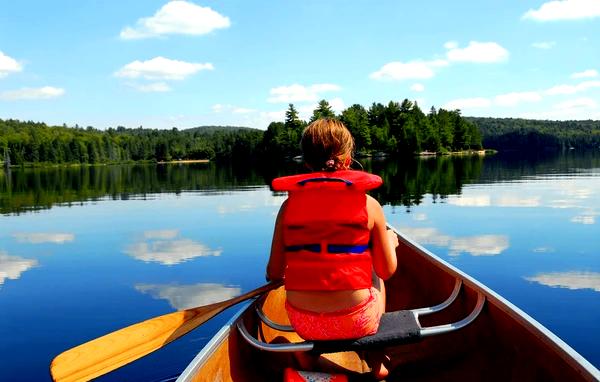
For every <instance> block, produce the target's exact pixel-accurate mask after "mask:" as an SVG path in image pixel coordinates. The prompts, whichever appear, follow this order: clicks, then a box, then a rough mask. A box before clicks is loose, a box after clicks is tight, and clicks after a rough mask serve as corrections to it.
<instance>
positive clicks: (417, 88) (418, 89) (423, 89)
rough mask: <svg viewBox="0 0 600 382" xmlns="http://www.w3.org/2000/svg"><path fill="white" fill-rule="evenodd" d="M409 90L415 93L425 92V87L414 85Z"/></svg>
mask: <svg viewBox="0 0 600 382" xmlns="http://www.w3.org/2000/svg"><path fill="white" fill-rule="evenodd" d="M410 90H412V91H415V92H422V91H425V86H424V85H423V84H418V83H417V84H414V85H413V86H411V87H410Z"/></svg>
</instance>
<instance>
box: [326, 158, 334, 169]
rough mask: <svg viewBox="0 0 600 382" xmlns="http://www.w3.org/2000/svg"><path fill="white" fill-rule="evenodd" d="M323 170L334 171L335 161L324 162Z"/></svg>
mask: <svg viewBox="0 0 600 382" xmlns="http://www.w3.org/2000/svg"><path fill="white" fill-rule="evenodd" d="M325 168H326V169H327V170H335V161H334V160H333V159H329V160H328V161H327V162H325Z"/></svg>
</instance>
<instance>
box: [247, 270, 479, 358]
mask: <svg viewBox="0 0 600 382" xmlns="http://www.w3.org/2000/svg"><path fill="white" fill-rule="evenodd" d="M461 288H462V281H461V280H460V279H456V280H455V283H454V289H453V290H452V293H451V294H450V296H449V297H448V298H447V299H446V300H445V301H444V302H442V303H440V304H438V305H435V306H432V307H427V308H418V309H411V310H409V311H408V312H410V313H411V314H412V315H413V316H414V318H415V321H416V322H417V324H418V326H419V328H420V329H419V335H420V337H421V338H423V337H429V336H433V335H437V334H442V333H448V332H453V331H456V330H459V329H462V328H464V327H465V326H467V325H469V324H470V323H472V322H473V321H475V319H476V318H477V316H479V313H481V310H482V309H483V306H484V304H485V296H484V295H483V294H481V293H479V292H478V294H477V303H476V304H475V307H474V308H473V310H472V311H471V313H470V314H469V315H468V316H467V317H465V318H463V319H462V320H460V321H456V322H454V323H450V324H444V325H437V326H430V327H422V326H421V323H420V322H419V317H421V316H426V315H428V314H432V313H436V312H439V311H442V310H444V309H445V308H447V307H449V306H450V305H452V303H453V302H454V301H455V300H456V298H457V297H458V294H459V293H460V290H461ZM263 303H264V296H263V297H261V298H259V299H258V300H257V301H255V302H254V305H255V310H256V314H257V315H258V317H259V318H260V319H261V321H263V322H264V323H265V324H266V325H267V326H269V327H271V328H273V329H275V330H279V331H282V332H293V331H294V329H293V328H292V327H291V326H289V325H281V324H278V323H276V322H273V321H272V320H271V319H269V318H268V317H267V316H266V315H265V314H264V312H263V311H262V304H263ZM236 325H237V328H238V330H239V332H240V334H241V335H242V337H243V338H244V339H245V340H246V341H247V342H248V343H249V344H251V345H252V346H254V347H256V348H258V349H260V350H265V351H271V352H294V351H311V350H313V348H314V346H315V344H314V343H313V342H311V341H303V342H297V343H288V344H270V343H266V342H263V341H260V340H258V339H257V338H255V337H254V336H252V335H251V334H250V333H249V332H248V329H247V328H246V326H245V325H244V323H243V320H242V319H241V318H240V319H238V321H237V323H236Z"/></svg>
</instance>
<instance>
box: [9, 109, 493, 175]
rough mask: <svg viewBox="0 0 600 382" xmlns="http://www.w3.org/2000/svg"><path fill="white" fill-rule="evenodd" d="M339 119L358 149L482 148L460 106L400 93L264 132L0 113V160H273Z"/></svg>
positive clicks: (290, 112) (289, 120) (290, 113)
mask: <svg viewBox="0 0 600 382" xmlns="http://www.w3.org/2000/svg"><path fill="white" fill-rule="evenodd" d="M321 117H329V118H338V119H340V120H342V121H343V122H344V123H345V124H346V126H347V127H348V128H349V129H350V131H351V132H352V134H353V136H354V137H355V141H356V151H357V154H359V155H364V156H367V155H371V154H392V155H414V154H417V153H419V152H422V151H427V152H432V153H433V152H436V153H444V152H451V151H460V150H470V149H475V150H479V149H481V148H482V144H481V135H480V133H479V130H478V129H477V127H476V125H475V124H474V123H472V122H469V121H468V120H467V119H465V118H463V117H462V116H461V115H460V111H458V110H454V111H448V110H444V109H439V110H436V109H435V108H431V110H430V111H429V112H428V114H425V113H423V111H421V109H420V108H419V106H418V105H417V103H415V102H412V101H409V100H407V99H405V100H404V101H403V102H401V103H399V102H394V101H391V102H389V103H388V104H387V105H383V104H381V103H373V104H372V105H371V106H370V107H369V108H368V109H366V108H365V107H363V106H361V105H358V104H355V105H352V106H350V107H348V108H347V109H345V110H343V111H342V112H341V114H339V115H337V114H335V113H334V112H333V110H332V108H331V106H330V105H329V103H328V102H327V101H325V100H322V101H320V102H319V104H318V106H317V107H316V108H315V110H314V111H313V114H312V116H311V118H310V120H309V121H304V120H302V119H300V118H299V116H298V111H297V110H296V108H295V107H294V105H293V104H290V105H289V108H288V109H287V111H286V116H285V121H282V122H272V123H270V124H269V126H268V127H267V129H266V131H263V130H259V129H251V128H244V127H234V126H202V127H196V128H191V129H184V130H179V129H177V128H175V127H174V128H172V129H170V130H169V129H167V130H158V129H145V128H142V127H139V128H134V129H128V128H124V127H122V126H119V127H116V128H112V127H110V128H108V129H106V130H100V129H96V128H94V127H91V126H88V127H86V128H82V127H79V126H75V127H67V126H66V125H63V126H48V125H46V124H45V123H41V122H32V121H18V120H11V119H9V120H0V161H2V160H3V161H4V162H5V164H10V165H30V164H33V165H36V164H77V163H80V164H95V163H123V162H139V161H158V162H160V161H172V160H180V159H181V160H185V159H211V160H214V159H217V160H219V159H232V160H244V161H246V160H272V159H280V158H291V157H294V156H296V155H299V154H300V147H299V142H300V136H301V134H302V130H303V129H304V128H305V127H306V126H307V125H308V123H310V122H312V121H314V120H316V119H318V118H321Z"/></svg>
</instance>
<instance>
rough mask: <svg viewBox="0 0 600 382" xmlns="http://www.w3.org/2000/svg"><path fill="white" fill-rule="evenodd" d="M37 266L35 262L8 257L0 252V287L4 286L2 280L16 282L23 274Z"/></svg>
mask: <svg viewBox="0 0 600 382" xmlns="http://www.w3.org/2000/svg"><path fill="white" fill-rule="evenodd" d="M37 265H38V262H37V260H33V259H24V258H22V257H18V256H9V255H8V254H7V253H6V252H0V286H1V285H2V284H4V280H6V279H8V280H17V279H18V278H19V277H21V274H22V273H23V272H25V271H27V270H28V269H30V268H33V267H35V266H37Z"/></svg>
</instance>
